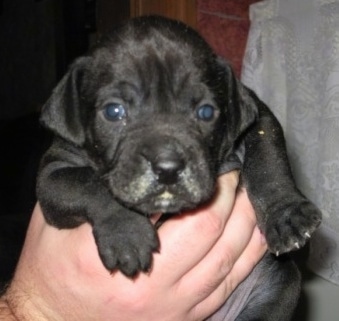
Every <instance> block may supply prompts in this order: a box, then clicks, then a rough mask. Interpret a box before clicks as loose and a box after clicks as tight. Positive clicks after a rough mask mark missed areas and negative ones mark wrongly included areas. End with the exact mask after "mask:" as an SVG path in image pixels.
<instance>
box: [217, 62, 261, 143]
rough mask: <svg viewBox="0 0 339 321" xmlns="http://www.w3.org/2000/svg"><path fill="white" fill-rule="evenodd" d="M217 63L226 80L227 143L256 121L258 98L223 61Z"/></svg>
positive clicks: (235, 138)
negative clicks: (222, 70)
mask: <svg viewBox="0 0 339 321" xmlns="http://www.w3.org/2000/svg"><path fill="white" fill-rule="evenodd" d="M218 62H219V65H221V67H222V68H223V69H224V72H225V78H226V87H227V88H226V90H227V99H228V102H227V107H226V118H227V120H226V121H227V126H228V129H227V135H228V141H230V142H234V141H236V140H237V138H239V137H240V136H241V134H243V133H244V132H245V131H246V130H247V129H248V128H249V127H250V126H251V125H252V124H253V123H254V122H255V120H256V119H257V117H258V114H259V111H258V98H257V97H256V95H255V94H254V93H253V92H252V91H251V90H250V89H248V88H247V87H245V86H244V85H243V84H242V83H241V82H240V81H239V80H238V79H237V78H236V77H235V74H234V72H233V70H232V68H231V67H230V65H229V64H228V63H227V62H226V61H225V60H223V59H222V58H219V59H218Z"/></svg>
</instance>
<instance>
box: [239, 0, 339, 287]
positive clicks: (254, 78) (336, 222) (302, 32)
mask: <svg viewBox="0 0 339 321" xmlns="http://www.w3.org/2000/svg"><path fill="white" fill-rule="evenodd" d="M250 17H251V29H250V33H249V38H248V43H247V49H246V53H245V57H244V64H243V71H242V80H243V82H244V83H245V84H246V85H247V86H248V87H250V88H252V89H253V90H254V91H255V92H256V93H257V94H258V95H259V97H260V98H261V99H262V100H263V101H265V102H266V103H267V104H268V105H269V106H270V108H271V109H272V110H273V112H274V113H275V115H276V116H277V117H278V119H279V121H280V122H281V124H282V126H283V127H284V130H285V136H286V140H287V148H288V152H289V156H290V160H291V163H292V168H293V172H294V175H295V178H296V180H297V183H298V186H299V188H300V189H301V190H302V191H303V193H304V194H305V195H307V196H308V197H309V198H310V199H311V200H312V201H313V202H314V203H315V204H317V205H318V207H319V208H320V209H321V210H322V212H323V224H322V226H321V228H320V229H319V230H318V232H317V233H316V234H315V236H314V238H312V240H311V253H310V258H309V267H310V268H311V269H312V270H313V271H314V272H315V273H317V274H319V275H321V276H322V277H324V278H326V279H328V280H330V281H332V282H334V283H336V284H339V0H334V1H333V0H332V1H330V0H266V1H262V2H258V3H256V4H253V5H252V6H251V8H250Z"/></svg>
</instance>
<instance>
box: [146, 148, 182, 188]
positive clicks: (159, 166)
mask: <svg viewBox="0 0 339 321" xmlns="http://www.w3.org/2000/svg"><path fill="white" fill-rule="evenodd" d="M151 164H152V170H153V172H154V173H155V174H156V175H157V177H158V182H159V183H161V184H167V185H170V184H175V183H176V182H177V181H178V177H179V174H180V173H181V172H182V171H183V169H184V168H185V162H184V161H183V159H182V158H181V157H180V156H179V155H177V154H175V153H169V154H168V153H166V154H162V155H158V156H157V157H156V158H155V159H154V161H153V162H152V163H151Z"/></svg>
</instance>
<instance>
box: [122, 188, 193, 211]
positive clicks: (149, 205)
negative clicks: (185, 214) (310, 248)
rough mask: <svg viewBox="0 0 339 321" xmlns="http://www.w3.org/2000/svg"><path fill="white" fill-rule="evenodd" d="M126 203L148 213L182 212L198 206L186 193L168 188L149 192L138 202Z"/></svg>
mask: <svg viewBox="0 0 339 321" xmlns="http://www.w3.org/2000/svg"><path fill="white" fill-rule="evenodd" d="M126 205H127V206H129V207H132V208H134V209H136V210H138V211H141V212H142V213H144V214H147V215H152V214H157V213H163V214H166V213H170V214H173V213H180V212H182V211H184V210H188V209H192V208H194V207H196V206H197V204H196V202H193V201H192V200H190V199H189V197H188V196H187V195H186V193H180V194H178V193H175V192H174V191H171V190H170V189H168V188H163V189H161V190H160V191H158V192H157V193H151V194H148V195H147V196H145V197H144V198H143V199H140V200H139V201H137V202H133V203H132V202H127V204H126Z"/></svg>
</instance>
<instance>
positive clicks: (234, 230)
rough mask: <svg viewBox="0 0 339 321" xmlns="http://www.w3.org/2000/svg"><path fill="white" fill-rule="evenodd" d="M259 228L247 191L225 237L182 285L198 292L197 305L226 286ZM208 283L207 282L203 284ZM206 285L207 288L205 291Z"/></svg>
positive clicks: (236, 204)
mask: <svg viewBox="0 0 339 321" xmlns="http://www.w3.org/2000/svg"><path fill="white" fill-rule="evenodd" d="M255 227H256V218H255V214H254V210H253V208H252V206H251V204H250V201H249V200H248V197H247V194H246V192H245V191H241V192H239V194H238V195H237V199H236V202H235V205H234V209H233V211H232V214H231V216H230V218H229V220H228V222H227V224H226V226H225V229H224V231H223V234H222V236H221V237H220V238H219V240H218V242H217V243H216V244H215V245H214V247H213V248H212V249H211V250H210V252H209V253H208V254H207V255H206V256H205V257H204V259H203V260H201V262H199V264H197V265H196V266H195V267H194V268H193V269H192V270H191V271H190V273H189V274H187V275H186V277H185V278H184V279H183V280H182V281H181V287H182V288H183V289H190V290H192V289H193V290H194V291H195V292H196V293H197V294H200V295H196V300H197V303H198V302H200V301H201V300H202V299H204V298H206V297H207V296H208V295H210V293H211V292H212V291H213V290H214V289H215V288H216V287H218V286H219V285H220V283H222V282H223V280H224V279H225V277H226V276H227V275H228V274H229V273H230V271H231V270H232V268H233V265H234V264H235V262H236V261H237V260H238V259H239V257H240V256H241V255H242V253H243V252H244V251H245V249H246V247H247V246H248V244H249V243H250V241H251V238H252V235H253V231H254V229H255ZM199 280H204V282H199ZM202 285H204V286H205V288H202Z"/></svg>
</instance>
